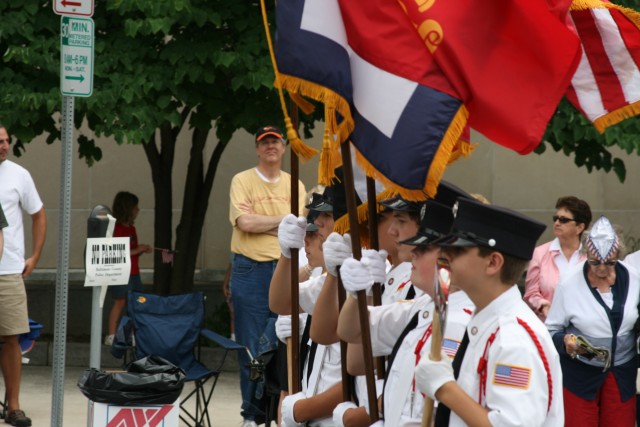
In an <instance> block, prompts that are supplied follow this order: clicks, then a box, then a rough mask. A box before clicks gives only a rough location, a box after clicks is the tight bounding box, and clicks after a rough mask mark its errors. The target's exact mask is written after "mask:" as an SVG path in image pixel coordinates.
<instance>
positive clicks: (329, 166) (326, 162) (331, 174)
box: [318, 124, 336, 186]
mask: <svg viewBox="0 0 640 427" xmlns="http://www.w3.org/2000/svg"><path fill="white" fill-rule="evenodd" d="M332 139H333V135H332V134H331V131H330V130H329V127H328V126H327V125H326V124H325V127H324V136H323V138H322V152H321V153H320V162H319V163H318V183H319V184H322V185H326V186H329V185H331V183H332V182H333V179H334V178H335V177H336V174H335V167H334V164H333V161H332V157H333V156H332V151H333V144H332Z"/></svg>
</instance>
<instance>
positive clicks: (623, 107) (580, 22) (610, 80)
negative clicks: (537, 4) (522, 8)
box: [567, 1, 640, 132]
mask: <svg viewBox="0 0 640 427" xmlns="http://www.w3.org/2000/svg"><path fill="white" fill-rule="evenodd" d="M594 3H595V6H594V7H587V8H585V9H577V10H576V9H574V7H572V11H571V20H572V22H573V24H574V26H575V28H576V31H577V33H578V35H579V36H580V42H581V45H582V46H581V47H582V57H581V59H580V64H579V65H578V68H577V70H576V72H575V74H574V76H573V79H572V80H571V87H570V88H569V91H568V92H567V98H569V100H570V101H571V102H572V103H573V104H574V106H575V107H576V108H578V109H579V110H580V111H581V112H582V113H583V114H584V115H585V116H586V117H587V118H588V119H589V120H590V121H591V122H593V124H594V126H595V127H596V128H597V129H598V130H599V131H600V132H603V131H604V130H605V129H606V128H607V127H608V126H611V125H614V124H616V123H618V122H620V121H622V120H623V119H625V118H628V117H632V116H634V115H636V114H638V113H640V67H639V66H638V64H639V63H640V37H638V36H639V35H640V30H639V29H638V22H640V15H638V14H637V13H636V12H635V11H632V10H629V9H625V8H620V7H619V6H617V5H614V4H612V3H609V2H608V1H597V2H594Z"/></svg>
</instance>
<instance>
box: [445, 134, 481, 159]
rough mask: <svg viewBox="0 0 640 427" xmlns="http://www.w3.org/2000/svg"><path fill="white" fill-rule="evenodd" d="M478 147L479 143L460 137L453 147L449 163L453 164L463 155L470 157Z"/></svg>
mask: <svg viewBox="0 0 640 427" xmlns="http://www.w3.org/2000/svg"><path fill="white" fill-rule="evenodd" d="M477 147H478V144H472V143H470V142H469V141H465V140H463V139H459V140H458V142H456V146H455V147H453V151H452V152H451V157H450V158H449V163H448V164H449V165H450V164H453V163H454V162H456V161H457V160H459V159H460V158H462V157H468V156H469V155H471V153H472V152H473V150H475V149H476V148H477Z"/></svg>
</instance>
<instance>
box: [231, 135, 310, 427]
mask: <svg viewBox="0 0 640 427" xmlns="http://www.w3.org/2000/svg"><path fill="white" fill-rule="evenodd" d="M284 151H285V141H284V138H283V135H282V132H280V130H279V129H278V128H276V127H275V126H265V127H262V128H260V129H259V130H258V132H257V133H256V154H257V155H258V165H257V166H256V167H255V168H251V169H248V170H245V171H243V172H240V173H238V174H237V175H235V176H234V177H233V180H232V181H231V189H230V191H229V194H230V198H231V203H230V207H229V220H230V221H231V225H232V226H233V233H232V235H231V252H232V254H233V263H232V270H231V280H230V290H231V299H232V302H233V310H234V330H235V334H236V341H237V342H238V343H239V344H242V345H244V346H246V347H247V348H248V349H249V351H251V354H253V355H254V356H255V355H257V352H258V343H259V339H260V336H261V335H262V334H263V332H264V330H265V326H266V324H267V320H268V318H269V317H276V315H275V314H274V313H272V312H271V311H269V284H270V282H271V276H272V275H273V271H274V269H275V267H276V264H277V262H278V259H279V258H280V245H279V244H278V237H277V236H278V225H280V221H281V220H282V218H284V216H285V215H286V214H288V213H290V212H291V175H289V174H288V173H286V172H284V171H282V170H281V169H280V168H281V166H282V156H283V155H284ZM298 189H299V196H298V200H299V201H300V207H299V211H300V212H302V209H303V207H304V196H305V188H304V185H303V184H302V182H300V183H299V184H298ZM239 355H240V356H239V357H240V388H241V391H242V413H241V415H242V417H243V418H244V422H243V426H248V427H252V426H256V425H257V424H256V420H257V421H262V419H261V418H263V416H264V407H263V406H264V405H263V404H261V403H260V402H259V401H258V400H257V399H256V398H255V396H254V386H255V384H254V383H252V382H251V381H250V380H249V373H250V372H249V369H248V368H247V365H248V363H249V358H248V356H247V355H246V354H244V353H242V352H240V353H239Z"/></svg>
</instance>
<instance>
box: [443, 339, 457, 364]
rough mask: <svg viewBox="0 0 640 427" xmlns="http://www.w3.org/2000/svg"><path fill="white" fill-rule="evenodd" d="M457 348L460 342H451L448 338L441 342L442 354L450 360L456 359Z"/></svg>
mask: <svg viewBox="0 0 640 427" xmlns="http://www.w3.org/2000/svg"><path fill="white" fill-rule="evenodd" d="M458 347H460V341H456V340H452V339H449V338H445V339H444V340H443V341H442V350H443V351H444V353H445V354H446V355H447V356H449V357H450V358H452V359H453V358H454V357H456V353H457V352H458Z"/></svg>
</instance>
